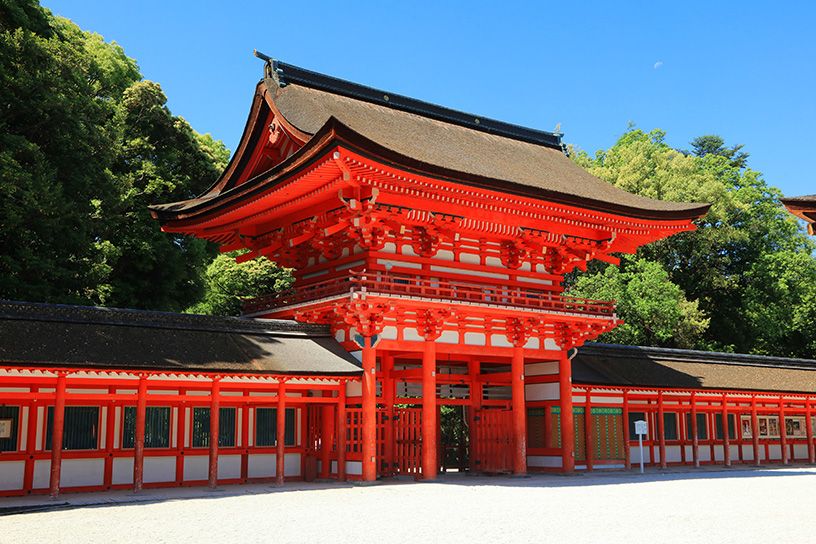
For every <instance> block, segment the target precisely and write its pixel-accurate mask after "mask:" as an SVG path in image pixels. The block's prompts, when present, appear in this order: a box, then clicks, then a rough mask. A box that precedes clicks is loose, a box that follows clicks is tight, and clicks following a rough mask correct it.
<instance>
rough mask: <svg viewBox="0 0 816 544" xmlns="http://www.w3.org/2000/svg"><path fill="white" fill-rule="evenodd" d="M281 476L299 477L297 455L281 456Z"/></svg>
mask: <svg viewBox="0 0 816 544" xmlns="http://www.w3.org/2000/svg"><path fill="white" fill-rule="evenodd" d="M283 475H284V476H300V454H299V453H287V454H285V455H284V456H283Z"/></svg>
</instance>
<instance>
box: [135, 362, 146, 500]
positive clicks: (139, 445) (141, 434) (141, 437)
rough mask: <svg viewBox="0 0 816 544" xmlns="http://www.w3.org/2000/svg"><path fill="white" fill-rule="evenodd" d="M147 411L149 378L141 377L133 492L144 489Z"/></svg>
mask: <svg viewBox="0 0 816 544" xmlns="http://www.w3.org/2000/svg"><path fill="white" fill-rule="evenodd" d="M146 411H147V379H146V378H145V377H144V376H142V377H141V378H139V393H138V400H137V401H136V432H135V436H134V441H133V492H134V493H138V492H139V491H141V490H142V483H143V481H144V441H145V412H146Z"/></svg>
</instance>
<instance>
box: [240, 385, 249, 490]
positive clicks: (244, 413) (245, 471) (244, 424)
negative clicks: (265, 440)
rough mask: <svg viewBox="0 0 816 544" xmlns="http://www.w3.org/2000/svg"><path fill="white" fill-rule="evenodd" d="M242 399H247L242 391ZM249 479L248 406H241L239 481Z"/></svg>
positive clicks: (247, 392) (244, 481)
mask: <svg viewBox="0 0 816 544" xmlns="http://www.w3.org/2000/svg"><path fill="white" fill-rule="evenodd" d="M244 397H245V398H246V397H249V391H244ZM248 479H249V404H248V403H247V404H244V405H243V406H241V481H242V482H243V483H246V482H247V480H248Z"/></svg>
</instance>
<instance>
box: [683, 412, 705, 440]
mask: <svg viewBox="0 0 816 544" xmlns="http://www.w3.org/2000/svg"><path fill="white" fill-rule="evenodd" d="M692 436H693V435H692V434H691V414H686V438H687V439H689V440H691V439H692ZM707 438H708V418H707V417H706V414H697V439H698V440H706V439H707Z"/></svg>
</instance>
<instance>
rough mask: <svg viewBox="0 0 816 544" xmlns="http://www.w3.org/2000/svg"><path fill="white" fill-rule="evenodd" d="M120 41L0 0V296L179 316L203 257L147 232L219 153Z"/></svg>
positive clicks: (192, 245) (26, 4)
mask: <svg viewBox="0 0 816 544" xmlns="http://www.w3.org/2000/svg"><path fill="white" fill-rule="evenodd" d="M165 102H166V98H165V96H164V94H163V93H162V91H161V88H160V87H159V85H158V84H156V83H152V82H149V81H144V80H143V79H142V76H141V74H140V72H139V69H138V66H137V65H136V62H135V61H134V60H133V59H131V58H128V57H127V56H126V55H125V53H124V51H123V50H122V48H121V47H119V46H118V45H116V44H115V43H108V42H105V41H104V39H102V37H101V36H99V35H97V34H92V33H89V32H84V31H82V30H81V29H80V28H79V27H77V26H76V25H75V24H73V23H71V22H70V21H68V20H66V19H61V18H56V17H53V16H52V15H51V14H50V13H49V12H48V11H47V10H44V9H43V8H41V7H40V6H39V5H38V4H37V3H36V2H33V1H31V0H25V1H22V2H21V1H11V2H8V1H3V2H1V3H0V107H2V112H3V113H2V115H0V298H11V299H24V300H34V301H47V302H74V303H92V304H103V305H120V306H131V307H137V308H156V309H164V310H179V309H182V308H184V307H186V306H188V305H189V304H191V303H192V302H194V301H195V300H197V299H198V297H199V296H200V294H201V290H202V282H201V274H202V272H203V269H204V267H205V266H206V264H207V263H208V262H209V261H210V260H211V259H212V256H213V251H212V249H211V248H208V247H207V246H206V245H205V244H204V243H203V242H200V241H195V240H190V239H184V238H181V237H175V236H168V235H165V234H162V233H161V232H160V231H159V228H158V225H157V224H156V223H155V222H154V221H151V219H150V218H149V215H148V211H147V209H146V206H147V204H149V203H152V202H161V201H172V200H177V199H183V198H189V197H191V196H194V195H196V194H198V193H200V192H202V191H203V190H204V189H205V188H206V187H207V186H208V185H209V184H210V183H212V182H213V181H214V179H215V178H216V176H217V174H218V173H219V171H220V170H221V169H222V168H223V166H224V164H225V163H226V160H227V158H228V152H227V150H226V149H225V148H224V146H223V145H222V144H221V143H220V142H215V141H213V140H212V138H210V137H209V136H202V135H200V134H197V133H196V132H195V131H193V130H192V128H190V126H189V125H188V124H187V123H186V122H185V121H184V120H183V119H181V118H179V117H176V116H173V115H172V114H171V113H170V112H169V110H168V109H167V107H166V105H165Z"/></svg>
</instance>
